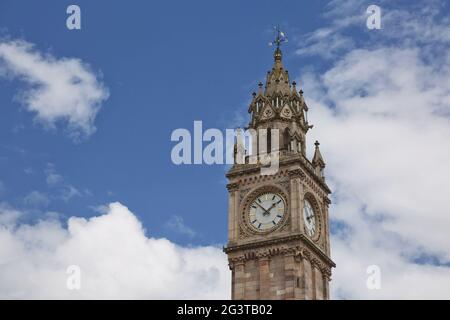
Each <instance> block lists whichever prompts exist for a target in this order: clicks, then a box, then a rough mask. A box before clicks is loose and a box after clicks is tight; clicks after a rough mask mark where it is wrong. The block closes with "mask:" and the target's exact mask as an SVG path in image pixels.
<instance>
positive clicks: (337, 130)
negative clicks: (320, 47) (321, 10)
mask: <svg viewBox="0 0 450 320" xmlns="http://www.w3.org/2000/svg"><path fill="white" fill-rule="evenodd" d="M436 3H438V2H436ZM384 12H385V13H386V15H388V12H387V11H386V10H385V11H384ZM411 12H414V11H413V10H412V11H411ZM336 14H337V13H336ZM420 14H425V16H424V17H423V19H421V18H420V17H419V15H420ZM396 15H397V16H403V15H404V16H407V15H408V14H407V13H404V12H403V11H401V10H400V9H398V10H397V11H396ZM430 15H432V16H433V17H434V11H431V13H429V14H428V15H427V13H426V12H424V11H419V12H418V13H417V14H416V15H414V18H415V19H417V20H416V23H417V24H420V21H422V20H423V21H424V22H425V23H423V27H424V28H425V31H426V33H427V34H428V35H429V38H428V39H427V41H426V43H425V40H424V39H423V38H422V36H421V35H422V34H423V33H422V32H421V33H419V32H418V31H417V29H408V28H406V27H405V25H403V27H404V28H400V27H399V28H398V30H399V33H395V30H390V31H391V32H390V33H389V35H386V37H388V39H385V40H383V41H378V42H376V43H375V44H374V43H370V44H367V45H366V46H364V45H361V46H360V47H361V48H360V49H352V48H347V49H345V48H344V50H345V52H344V53H343V54H342V55H341V57H340V58H339V59H337V60H335V61H332V64H331V67H330V68H329V69H328V70H326V71H325V72H321V73H315V72H310V73H309V74H305V75H304V78H303V81H302V83H303V84H304V87H305V95H306V100H307V102H308V104H309V106H310V117H309V119H310V120H311V121H312V122H313V123H314V124H315V126H314V129H313V130H312V131H311V133H309V137H308V139H310V141H314V140H316V139H318V140H320V141H321V142H322V144H321V148H322V154H323V155H324V157H325V161H326V162H327V177H328V179H329V180H328V181H329V183H330V185H331V186H332V189H333V190H334V199H333V205H332V207H331V213H330V216H331V218H332V220H333V223H334V232H335V233H334V235H333V238H332V241H331V245H332V248H331V249H332V256H333V258H334V259H335V261H336V263H337V268H336V269H335V270H334V273H333V281H332V282H331V287H332V296H333V297H334V298H358V299H371V298H382V299H392V298H397V299H413V298H425V299H430V298H437V299H448V298H450V246H449V243H450V233H449V232H448V230H449V229H450V211H449V208H450V198H449V197H448V195H447V193H448V190H450V180H449V179H448V178H449V177H450V168H449V166H448V163H449V162H450V148H448V147H447V146H448V141H449V140H450V117H449V116H450V83H449V81H448V79H450V54H449V53H448V52H449V50H448V41H447V40H446V38H445V37H441V36H440V32H441V30H442V28H443V27H444V26H447V30H448V20H442V21H440V20H435V21H434V24H435V25H434V26H433V27H432V28H431V25H430V24H428V23H426V22H427V21H429V19H430ZM412 20H413V19H409V20H408V19H407V20H401V19H400V21H397V24H402V21H403V22H404V23H406V24H410V23H412ZM388 21H389V20H388ZM384 25H385V26H386V28H387V27H388V26H389V24H384ZM406 30H409V32H408V33H406ZM422 31H424V30H422ZM380 35H381V34H380ZM401 37H404V38H402V41H395V42H390V41H389V39H391V40H392V39H398V38H401ZM433 37H436V38H435V40H433ZM329 39H330V38H329V37H327V36H325V37H324V38H323V39H322V40H321V41H325V42H326V41H328V40H329ZM436 39H438V40H436ZM446 42H447V44H446V46H447V47H442V44H443V43H446ZM430 58H432V59H430ZM369 265H378V266H380V268H381V281H382V284H381V289H380V290H369V289H368V288H367V287H366V280H367V277H368V275H367V274H366V269H367V267H368V266H369Z"/></svg>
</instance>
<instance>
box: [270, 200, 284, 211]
mask: <svg viewBox="0 0 450 320" xmlns="http://www.w3.org/2000/svg"><path fill="white" fill-rule="evenodd" d="M280 202H281V200H280V201H278V202H274V203H272V206H270V208H269V209H267V211H270V210H272V209H273V208H275V206H276V205H277V204H279V203H280Z"/></svg>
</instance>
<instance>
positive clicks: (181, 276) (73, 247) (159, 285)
mask: <svg viewBox="0 0 450 320" xmlns="http://www.w3.org/2000/svg"><path fill="white" fill-rule="evenodd" d="M9 211H11V210H9ZM4 216H6V212H5V211H4V210H3V208H2V207H0V284H1V285H0V298H22V299H25V298H33V299H34V298H57V299H63V298H68V299H82V298H83V299H100V298H105V299H109V298H111V299H117V298H124V299H177V298H179V299H197V298H198V299H215V298H217V299H220V298H223V299H228V298H229V297H230V290H231V289H230V271H229V270H228V266H227V260H226V256H225V254H224V253H223V252H222V251H221V249H220V248H216V247H208V246H206V247H193V248H185V247H181V246H178V245H176V244H174V243H172V242H170V241H169V240H167V239H156V238H148V237H147V236H146V235H145V233H144V230H143V228H142V225H141V223H140V222H139V221H138V220H137V218H136V216H134V215H133V214H132V213H131V212H130V211H129V210H128V209H127V208H126V207H124V206H123V205H121V204H120V203H112V204H110V205H109V209H108V212H107V213H106V214H104V215H101V216H98V217H94V218H90V219H84V218H76V217H71V218H70V219H69V220H68V223H67V229H66V228H63V227H62V226H61V225H60V224H59V223H58V222H57V221H56V220H43V221H40V222H39V223H37V224H34V225H26V224H20V223H18V222H17V221H16V220H14V217H11V214H9V218H8V219H6V218H5V220H6V221H8V223H3V220H2V218H3V217H4ZM69 265H78V266H79V267H80V268H81V290H68V289H67V287H66V281H67V277H68V275H67V274H66V269H67V267H68V266H69Z"/></svg>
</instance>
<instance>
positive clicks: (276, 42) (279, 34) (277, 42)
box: [269, 25, 288, 48]
mask: <svg viewBox="0 0 450 320" xmlns="http://www.w3.org/2000/svg"><path fill="white" fill-rule="evenodd" d="M274 29H275V31H276V34H277V36H276V38H275V40H274V41H272V42H269V46H275V45H276V46H277V48H279V47H280V45H281V44H282V43H284V42H288V38H287V37H286V35H285V34H284V32H282V31H281V30H280V26H279V25H278V26H276V27H274Z"/></svg>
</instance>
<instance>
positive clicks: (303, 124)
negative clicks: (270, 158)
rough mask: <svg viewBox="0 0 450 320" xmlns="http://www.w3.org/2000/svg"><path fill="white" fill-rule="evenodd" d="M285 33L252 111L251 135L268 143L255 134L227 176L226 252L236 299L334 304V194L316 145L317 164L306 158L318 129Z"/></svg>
mask: <svg viewBox="0 0 450 320" xmlns="http://www.w3.org/2000/svg"><path fill="white" fill-rule="evenodd" d="M280 34H281V35H282V36H283V37H284V35H283V34H282V33H281V32H278V37H277V40H276V42H275V44H276V50H275V52H274V64H273V67H272V69H271V70H270V71H268V72H267V77H266V84H265V86H264V85H263V84H262V83H259V90H258V92H257V93H253V99H252V101H251V103H250V106H249V109H248V111H249V113H250V115H251V120H250V123H249V126H248V128H247V130H255V131H256V132H261V131H262V132H265V133H266V135H265V137H266V138H265V139H264V141H260V140H261V134H258V135H255V136H254V139H253V140H257V141H252V142H251V145H252V146H253V147H252V148H251V149H252V150H251V151H250V150H247V151H245V156H244V157H243V158H244V161H241V162H237V163H236V161H235V163H236V164H234V165H233V167H232V168H231V169H230V170H229V171H228V173H227V175H226V176H227V178H228V181H229V183H228V184H227V189H228V244H227V246H226V247H225V248H224V251H225V252H226V254H227V255H228V262H229V266H230V269H231V272H232V289H231V291H232V292H231V298H232V299H237V300H242V299H328V298H329V282H330V277H331V269H332V268H333V267H335V264H334V262H333V261H332V260H331V259H330V229H329V218H328V208H329V205H330V200H329V195H330V193H331V191H330V189H329V188H328V186H327V184H326V182H325V176H324V168H325V162H324V160H323V158H322V155H321V153H320V150H319V143H318V142H317V141H316V143H315V153H314V157H313V159H312V160H309V159H308V158H307V156H306V146H307V143H306V134H307V132H308V130H309V129H311V128H312V125H310V124H309V122H308V118H307V112H308V106H307V105H306V103H305V100H304V98H303V91H302V90H300V91H297V89H296V83H295V82H292V83H290V81H289V74H288V71H287V70H286V69H285V68H284V67H283V63H282V52H281V50H280V44H281V42H282V39H281V37H280ZM263 86H264V88H263ZM274 139H275V140H274ZM266 144H267V145H266ZM261 146H263V147H261ZM237 149H238V147H237V146H235V154H236V150H237ZM270 151H271V153H272V155H276V157H275V159H276V160H277V161H278V169H277V170H276V171H275V172H271V173H270V174H265V173H263V171H262V169H263V167H264V166H265V163H264V162H262V161H260V160H261V159H262V157H263V156H264V154H267V152H270ZM252 160H253V161H252ZM238 163H240V164H238ZM263 163H264V164H263Z"/></svg>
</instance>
